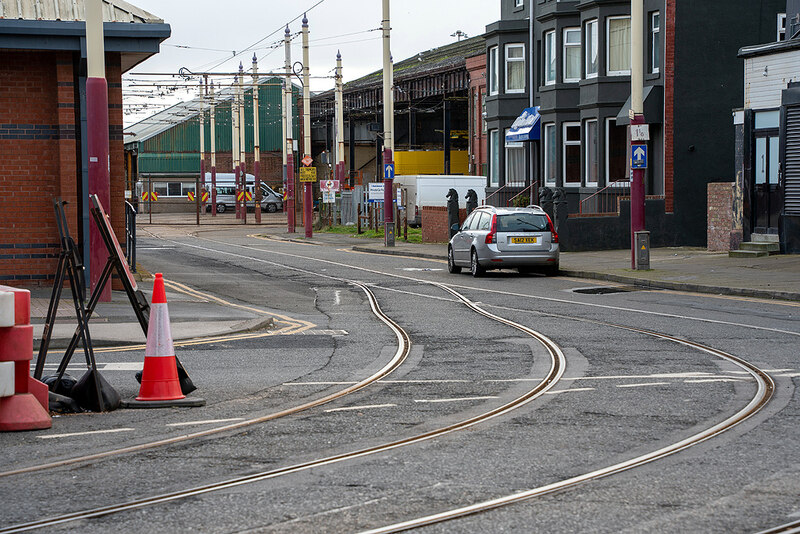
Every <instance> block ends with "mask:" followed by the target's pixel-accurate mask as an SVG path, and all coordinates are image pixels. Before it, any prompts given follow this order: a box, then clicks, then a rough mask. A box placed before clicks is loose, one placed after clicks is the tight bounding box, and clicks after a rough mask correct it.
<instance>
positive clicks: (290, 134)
mask: <svg viewBox="0 0 800 534" xmlns="http://www.w3.org/2000/svg"><path fill="white" fill-rule="evenodd" d="M283 45H284V50H285V52H286V54H285V61H284V66H283V68H284V70H285V73H286V77H285V83H286V93H285V94H284V98H283V106H284V109H285V110H286V143H285V150H286V191H287V193H286V202H287V204H288V208H287V216H286V220H287V227H288V228H287V231H288V232H289V233H290V234H293V233H294V231H295V228H294V227H295V220H294V217H295V208H294V195H295V189H294V184H295V177H294V125H293V124H292V122H293V121H292V119H293V106H292V104H293V103H294V89H293V87H292V78H291V74H292V48H291V46H292V45H291V34H290V33H289V26H288V25H287V26H286V31H285V32H284V36H283Z"/></svg>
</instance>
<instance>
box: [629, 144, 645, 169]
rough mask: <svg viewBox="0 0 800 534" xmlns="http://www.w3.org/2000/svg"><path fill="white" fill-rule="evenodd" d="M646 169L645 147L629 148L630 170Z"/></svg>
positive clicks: (635, 146)
mask: <svg viewBox="0 0 800 534" xmlns="http://www.w3.org/2000/svg"><path fill="white" fill-rule="evenodd" d="M646 168H647V145H632V146H631V169H646Z"/></svg>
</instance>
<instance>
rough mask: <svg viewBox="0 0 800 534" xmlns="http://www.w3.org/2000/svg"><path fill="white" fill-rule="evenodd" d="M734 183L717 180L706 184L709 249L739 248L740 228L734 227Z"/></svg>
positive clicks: (740, 239)
mask: <svg viewBox="0 0 800 534" xmlns="http://www.w3.org/2000/svg"><path fill="white" fill-rule="evenodd" d="M735 200H736V184H735V183H734V182H719V183H710V184H708V233H707V247H708V250H709V251H727V250H736V249H737V248H739V243H741V242H742V230H741V228H738V229H737V228H736V224H735V222H736V217H735V213H734V211H735V210H734V208H735V205H734V204H735Z"/></svg>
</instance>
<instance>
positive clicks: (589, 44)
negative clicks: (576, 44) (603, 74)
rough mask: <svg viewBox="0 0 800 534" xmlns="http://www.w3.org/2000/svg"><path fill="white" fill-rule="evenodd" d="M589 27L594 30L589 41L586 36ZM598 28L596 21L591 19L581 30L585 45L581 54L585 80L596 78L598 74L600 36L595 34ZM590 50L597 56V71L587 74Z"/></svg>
mask: <svg viewBox="0 0 800 534" xmlns="http://www.w3.org/2000/svg"><path fill="white" fill-rule="evenodd" d="M590 27H593V28H594V31H593V32H592V38H591V39H589V38H588V36H587V34H588V33H589V28H590ZM598 27H599V23H598V20H597V19H592V20H588V21H586V24H585V26H584V29H583V42H584V43H586V46H585V47H584V54H583V70H584V72H585V73H586V78H587V79H588V78H597V76H598V74H599V73H600V41H599V39H600V36H599V34H598V32H597V28H598ZM592 48H594V51H595V55H596V56H597V69H596V70H595V71H594V72H589V57H590V54H591V49H592Z"/></svg>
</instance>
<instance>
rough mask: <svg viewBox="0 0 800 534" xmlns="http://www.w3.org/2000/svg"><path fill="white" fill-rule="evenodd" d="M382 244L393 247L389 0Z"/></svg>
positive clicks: (385, 19)
mask: <svg viewBox="0 0 800 534" xmlns="http://www.w3.org/2000/svg"><path fill="white" fill-rule="evenodd" d="M381 26H382V28H383V144H384V150H383V207H384V210H383V237H384V239H383V244H384V246H387V247H393V246H394V210H393V209H392V201H393V195H392V191H393V189H394V187H393V185H394V163H393V161H392V147H394V139H393V137H394V133H393V132H392V123H393V121H392V115H393V113H394V112H393V110H394V91H393V88H392V85H393V81H392V53H391V46H390V45H391V26H390V20H389V0H383V21H382V24H381Z"/></svg>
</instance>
